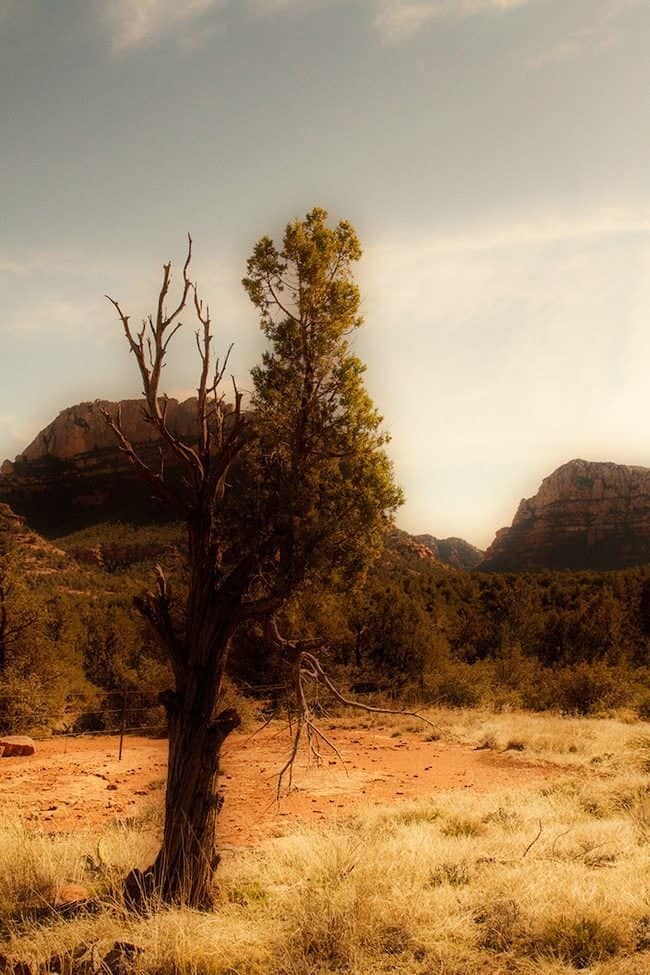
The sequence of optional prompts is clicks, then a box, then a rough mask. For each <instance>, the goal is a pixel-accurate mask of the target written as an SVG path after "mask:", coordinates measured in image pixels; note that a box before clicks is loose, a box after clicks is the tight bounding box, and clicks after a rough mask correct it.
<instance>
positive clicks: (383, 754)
mask: <svg viewBox="0 0 650 975" xmlns="http://www.w3.org/2000/svg"><path fill="white" fill-rule="evenodd" d="M327 734H328V736H329V737H330V739H331V740H332V742H333V743H334V744H335V745H336V747H337V748H338V749H339V751H340V753H341V755H342V756H343V758H344V760H345V768H344V766H343V765H342V763H341V761H340V760H338V759H337V758H336V757H335V756H334V754H333V753H330V754H329V755H325V756H324V761H323V762H322V763H321V765H320V766H315V765H314V764H313V763H311V764H310V763H308V761H307V758H306V756H305V755H302V754H301V755H300V757H299V759H298V762H297V763H296V767H295V770H294V776H293V786H292V788H291V789H289V790H287V789H285V790H284V794H283V796H282V797H281V798H280V800H279V801H278V800H277V799H276V790H277V781H278V773H279V771H280V769H281V768H282V766H283V764H284V763H285V761H286V759H287V756H288V754H289V745H290V739H289V737H288V731H287V730H286V729H285V728H283V727H280V726H273V725H271V726H269V727H268V728H266V729H265V730H264V731H262V732H260V733H259V734H257V735H255V736H254V737H251V736H250V735H247V734H234V735H232V736H231V738H230V739H229V740H228V742H227V743H226V746H225V748H224V754H223V761H222V767H223V772H222V777H221V789H222V792H223V795H224V799H225V803H224V807H223V811H222V815H221V829H222V834H221V835H222V842H223V843H225V844H233V845H242V844H250V843H255V842H258V841H259V840H261V839H263V838H265V837H267V836H272V835H275V834H277V833H280V832H282V831H283V830H284V829H285V828H286V825H287V824H288V822H291V821H295V820H296V819H301V820H305V821H308V822H310V823H312V824H317V823H318V822H319V821H323V820H326V819H327V820H329V819H335V818H337V817H340V816H344V815H346V814H347V813H349V812H350V810H351V809H352V808H353V807H355V806H358V805H362V804H363V805H379V804H386V803H398V802H400V801H404V800H408V799H413V798H416V797H427V796H430V795H432V794H433V793H435V792H439V791H443V790H448V789H472V790H474V791H476V792H487V791H490V790H491V789H494V788H499V787H502V786H512V787H519V786H521V787H525V786H527V785H534V784H536V783H538V782H539V780H540V779H541V778H543V777H545V776H547V775H548V774H549V770H548V768H545V767H544V766H542V765H535V764H530V763H525V762H522V761H521V759H520V758H516V757H514V756H513V755H512V754H507V755H495V754H494V753H492V752H489V751H477V750H476V749H475V748H474V747H473V746H472V745H471V744H468V745H460V744H450V743H449V742H442V741H436V742H428V741H425V740H424V739H423V736H421V735H417V734H414V733H404V734H400V736H399V737H393V736H392V735H391V733H390V731H385V730H373V729H367V728H363V729H354V730H348V729H344V728H332V729H328V730H327ZM117 756H118V739H117V738H114V737H87V738H82V737H79V738H54V739H51V740H49V741H43V742H38V743H37V753H36V754H35V755H34V756H32V757H31V758H8V759H4V758H3V759H2V760H0V816H1V817H2V820H3V821H15V819H16V818H20V819H22V820H23V821H24V822H25V823H26V824H27V825H31V826H34V827H37V828H39V829H45V830H49V831H57V832H58V831H62V832H65V831H71V830H76V829H84V830H85V829H94V828H98V827H101V825H102V824H104V823H107V822H111V821H116V820H126V819H129V818H131V817H134V816H135V817H138V816H141V815H143V814H146V813H147V810H151V809H152V808H153V807H156V806H160V804H161V803H162V797H163V790H164V782H165V772H166V757H167V743H166V742H165V741H159V740H152V739H149V738H142V737H127V738H126V739H125V742H124V752H123V757H122V761H118V758H117Z"/></svg>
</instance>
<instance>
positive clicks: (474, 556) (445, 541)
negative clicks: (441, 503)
mask: <svg viewBox="0 0 650 975" xmlns="http://www.w3.org/2000/svg"><path fill="white" fill-rule="evenodd" d="M413 537H414V538H415V540H416V542H419V543H420V544H421V545H425V546H426V547H427V548H428V549H430V550H431V551H432V552H433V554H434V555H435V556H436V558H437V559H439V560H440V562H444V563H445V565H450V566H452V568H454V569H475V568H476V566H477V565H479V564H480V563H481V562H482V561H483V559H484V558H485V552H483V551H482V550H481V549H480V548H476V547H475V546H474V545H470V543H469V542H466V541H465V539H464V538H435V537H434V536H433V535H414V536H413Z"/></svg>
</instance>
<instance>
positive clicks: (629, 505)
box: [480, 460, 650, 571]
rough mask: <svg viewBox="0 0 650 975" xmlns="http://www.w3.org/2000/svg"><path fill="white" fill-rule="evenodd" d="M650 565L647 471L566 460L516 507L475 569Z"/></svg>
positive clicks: (513, 569) (615, 567)
mask: <svg viewBox="0 0 650 975" xmlns="http://www.w3.org/2000/svg"><path fill="white" fill-rule="evenodd" d="M648 562H650V469H648V468H645V467H626V466H624V465H621V464H612V463H597V462H592V461H586V460H572V461H569V463H567V464H563V465H562V467H559V468H558V469H557V470H556V471H554V472H553V474H551V475H550V476H549V477H547V478H545V479H544V481H543V482H542V485H541V487H540V489H539V491H538V492H537V494H536V495H535V497H533V498H528V499H524V500H522V501H521V503H520V505H519V508H518V510H517V513H516V515H515V518H514V521H513V523H512V526H511V527H510V528H502V529H501V530H500V531H498V532H497V534H496V538H495V539H494V541H493V543H492V545H491V546H490V547H489V549H488V550H487V552H486V554H485V560H484V561H483V562H482V563H481V565H480V568H481V569H487V570H490V571H524V570H538V569H545V568H550V569H596V570H602V569H618V568H625V567H626V566H633V565H643V564H645V563H648Z"/></svg>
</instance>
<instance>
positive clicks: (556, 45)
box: [525, 0, 642, 70]
mask: <svg viewBox="0 0 650 975" xmlns="http://www.w3.org/2000/svg"><path fill="white" fill-rule="evenodd" d="M641 3H642V0H601V2H600V3H594V5H593V6H592V7H590V8H589V16H590V19H589V20H588V21H587V22H586V23H584V24H583V25H582V26H579V27H577V28H576V29H575V30H572V31H568V32H567V33H566V34H565V35H563V36H562V37H559V38H557V39H556V40H554V41H552V42H551V43H550V44H548V45H547V46H543V47H539V48H537V49H536V50H534V51H533V53H532V54H529V55H528V57H527V58H526V60H525V66H526V67H527V68H530V69H532V70H537V69H539V68H544V67H546V66H547V65H549V64H557V63H559V62H561V61H567V60H569V59H571V58H574V57H579V56H581V55H583V54H585V53H587V52H592V53H598V52H599V51H604V50H607V49H608V48H610V47H612V45H614V44H616V42H617V41H618V40H619V39H620V36H621V32H620V21H621V20H622V18H624V17H625V15H626V14H628V13H629V12H631V11H632V10H634V8H637V7H639V6H640V5H641Z"/></svg>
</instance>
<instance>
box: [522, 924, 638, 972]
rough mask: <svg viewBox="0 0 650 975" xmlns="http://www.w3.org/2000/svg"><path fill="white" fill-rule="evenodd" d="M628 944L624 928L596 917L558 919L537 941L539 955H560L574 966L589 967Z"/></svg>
mask: <svg viewBox="0 0 650 975" xmlns="http://www.w3.org/2000/svg"><path fill="white" fill-rule="evenodd" d="M624 947H625V945H624V939H623V937H622V935H621V932H620V930H619V929H617V928H615V927H614V926H613V925H612V924H609V923H607V922H605V921H602V920H601V919H600V918H596V917H559V918H556V919H555V920H551V921H549V922H548V923H547V924H546V926H545V927H544V928H543V930H542V931H541V933H540V934H539V935H538V936H537V937H536V938H535V940H534V953H535V954H537V955H550V956H551V957H553V958H559V959H560V961H563V962H565V963H566V964H569V965H572V966H573V967H574V968H588V967H589V966H590V965H592V964H593V963H594V962H598V961H603V960H605V959H606V958H610V957H611V956H612V955H616V954H618V953H619V951H621V950H622V948H624Z"/></svg>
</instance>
